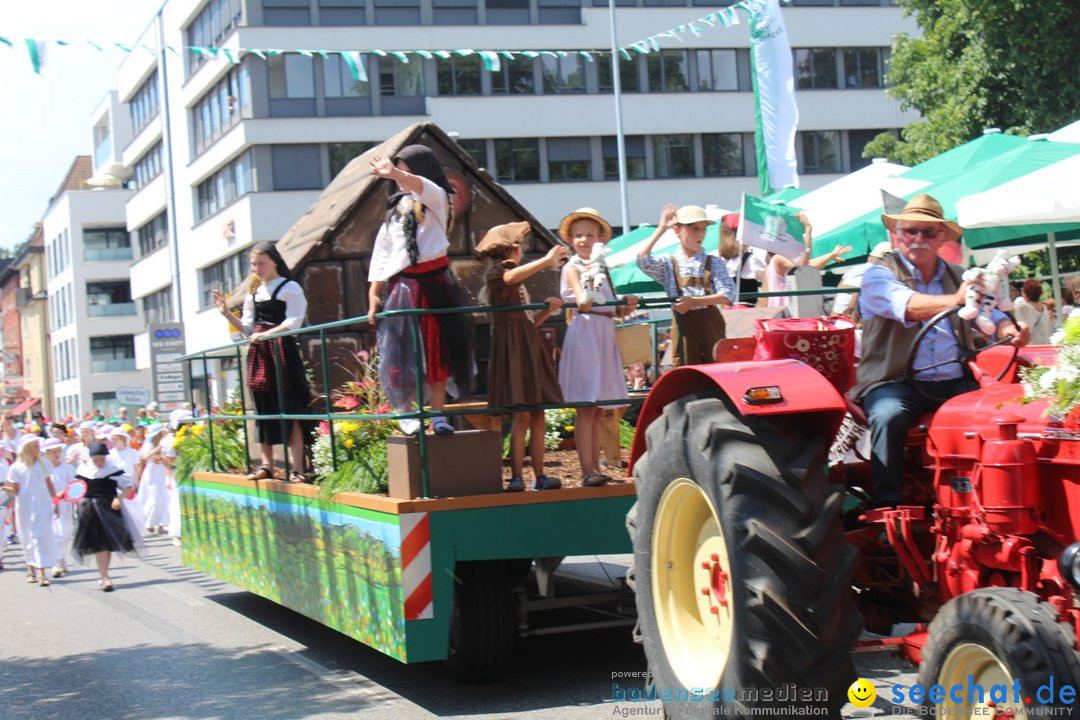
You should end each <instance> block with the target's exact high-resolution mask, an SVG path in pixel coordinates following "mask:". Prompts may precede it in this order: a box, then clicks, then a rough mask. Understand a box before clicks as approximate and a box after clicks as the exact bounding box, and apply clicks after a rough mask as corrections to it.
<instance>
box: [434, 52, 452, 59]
mask: <svg viewBox="0 0 1080 720" xmlns="http://www.w3.org/2000/svg"><path fill="white" fill-rule="evenodd" d="M435 57H440V58H442V59H443V60H446V59H447V58H448V57H450V51H448V50H436V51H435Z"/></svg>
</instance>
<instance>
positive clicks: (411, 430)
mask: <svg viewBox="0 0 1080 720" xmlns="http://www.w3.org/2000/svg"><path fill="white" fill-rule="evenodd" d="M398 426H399V427H400V428H401V432H402V433H404V434H405V435H415V434H416V433H418V432H420V421H419V420H417V419H416V418H406V419H404V420H398Z"/></svg>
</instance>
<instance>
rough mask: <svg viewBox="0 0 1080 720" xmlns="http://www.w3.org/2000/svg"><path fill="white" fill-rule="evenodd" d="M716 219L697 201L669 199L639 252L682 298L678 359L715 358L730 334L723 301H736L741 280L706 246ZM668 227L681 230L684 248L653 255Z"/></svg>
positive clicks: (646, 266)
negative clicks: (737, 282) (672, 202)
mask: <svg viewBox="0 0 1080 720" xmlns="http://www.w3.org/2000/svg"><path fill="white" fill-rule="evenodd" d="M712 224H713V221H712V220H709V219H708V217H707V216H706V214H705V210H704V208H701V207H699V206H697V205H685V206H683V207H681V208H677V209H676V207H675V206H674V205H670V204H669V205H665V206H664V209H663V211H661V215H660V222H659V224H658V225H657V226H656V230H655V231H654V232H653V234H652V237H651V238H649V241H648V242H647V243H645V246H644V247H643V248H642V250H641V252H639V253H638V256H637V264H638V267H639V268H641V271H642V272H644V273H645V274H646V275H648V276H649V277H651V278H652V279H653V280H656V281H657V282H658V283H660V284H661V285H663V286H664V291H665V292H666V293H667V294H668V296H669V297H677V298H678V300H676V301H675V303H674V305H673V307H674V309H675V313H676V314H675V321H676V322H675V328H673V331H672V343H674V345H673V348H674V351H675V354H673V359H674V358H675V357H676V356H677V358H678V359H675V360H674V364H675V365H698V364H701V363H711V362H713V348H714V346H715V345H716V343H717V342H719V341H720V340H723V339H724V316H723V315H722V314H721V313H720V308H718V307H717V306H718V305H730V304H731V303H732V301H733V300H734V299H735V283H734V282H733V281H732V279H731V278H730V277H729V276H728V274H727V270H726V267H725V265H724V264H723V262H722V261H721V260H720V258H719V257H713V256H712V255H708V254H706V253H705V252H704V251H703V250H702V247H701V245H702V243H703V242H704V240H705V229H706V228H707V227H708V226H709V225H712ZM668 228H672V229H674V231H675V234H676V235H677V236H678V238H679V248H678V249H677V250H676V251H675V253H674V254H673V255H670V256H666V257H665V256H658V255H653V254H652V249H653V246H654V245H655V244H656V241H657V240H659V239H660V236H661V235H663V234H664V233H665V232H666V231H667V229H668ZM677 333H678V334H677ZM679 334H681V336H682V339H681V341H680V339H679V337H678V335H679ZM684 347H685V355H684V353H683V348H684Z"/></svg>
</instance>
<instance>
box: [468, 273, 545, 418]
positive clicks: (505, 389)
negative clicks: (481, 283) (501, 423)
mask: <svg viewBox="0 0 1080 720" xmlns="http://www.w3.org/2000/svg"><path fill="white" fill-rule="evenodd" d="M516 267H517V263H515V262H513V261H512V260H505V261H503V262H501V263H499V264H496V265H493V266H492V267H491V269H490V270H488V273H487V277H486V282H487V289H488V303H489V304H490V305H520V304H523V303H525V302H527V300H526V295H525V288H524V287H523V286H522V285H521V284H518V285H507V284H506V283H505V282H503V276H504V275H505V274H506V271H508V270H513V269H514V268H516ZM491 315H492V324H491V357H490V358H489V360H488V384H487V396H488V405H490V406H492V407H514V406H516V405H543V404H547V403H561V402H562V401H563V395H562V389H561V388H560V387H559V377H558V375H556V374H555V363H554V359H553V358H552V357H551V354H550V352H549V351H548V349H547V348H546V346H545V345H544V342H543V340H542V339H541V337H540V333H539V332H538V331H537V329H536V326H535V325H533V321H532V318H531V317H530V316H529V313H527V312H526V311H524V310H515V311H510V312H498V313H492V314H491Z"/></svg>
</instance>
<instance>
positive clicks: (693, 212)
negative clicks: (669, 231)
mask: <svg viewBox="0 0 1080 720" xmlns="http://www.w3.org/2000/svg"><path fill="white" fill-rule="evenodd" d="M675 222H677V223H679V224H680V225H693V224H694V223H699V222H703V223H705V224H706V225H715V224H716V221H715V220H710V219H709V215H708V213H706V212H705V208H703V207H701V206H700V205H683V206H682V207H681V208H679V209H678V210H676V211H675Z"/></svg>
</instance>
